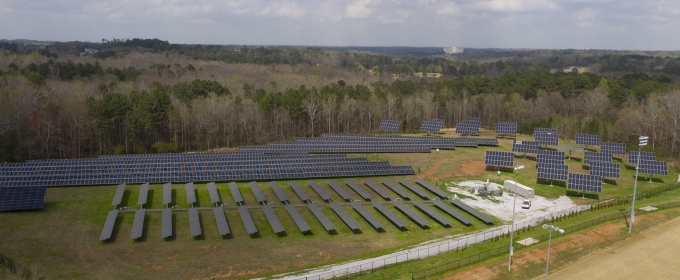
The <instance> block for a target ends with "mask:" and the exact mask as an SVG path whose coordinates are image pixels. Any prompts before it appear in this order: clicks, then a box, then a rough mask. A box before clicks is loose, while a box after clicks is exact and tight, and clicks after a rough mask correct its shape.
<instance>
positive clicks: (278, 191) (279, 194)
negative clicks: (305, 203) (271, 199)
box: [269, 181, 288, 202]
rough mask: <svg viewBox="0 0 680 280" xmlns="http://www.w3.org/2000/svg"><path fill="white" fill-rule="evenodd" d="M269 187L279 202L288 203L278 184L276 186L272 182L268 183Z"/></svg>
mask: <svg viewBox="0 0 680 280" xmlns="http://www.w3.org/2000/svg"><path fill="white" fill-rule="evenodd" d="M269 186H270V187H271V188H272V190H273V191H274V193H275V194H276V197H278V198H279V200H280V201H281V202H286V201H288V196H287V195H286V193H284V192H283V190H282V189H281V187H279V184H277V183H276V182H274V181H271V182H269Z"/></svg>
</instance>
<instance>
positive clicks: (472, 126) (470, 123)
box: [456, 119, 481, 135]
mask: <svg viewBox="0 0 680 280" xmlns="http://www.w3.org/2000/svg"><path fill="white" fill-rule="evenodd" d="M480 125H481V121H477V120H472V119H468V120H467V121H462V122H459V123H458V125H456V133H458V134H463V135H477V133H478V132H479V126H480Z"/></svg>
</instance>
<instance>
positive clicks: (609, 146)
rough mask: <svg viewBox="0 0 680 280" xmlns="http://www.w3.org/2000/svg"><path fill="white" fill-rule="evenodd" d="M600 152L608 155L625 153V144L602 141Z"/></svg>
mask: <svg viewBox="0 0 680 280" xmlns="http://www.w3.org/2000/svg"><path fill="white" fill-rule="evenodd" d="M600 152H603V153H605V154H610V155H625V154H626V144H624V143H613V142H602V144H600Z"/></svg>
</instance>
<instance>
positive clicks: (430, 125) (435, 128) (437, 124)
mask: <svg viewBox="0 0 680 280" xmlns="http://www.w3.org/2000/svg"><path fill="white" fill-rule="evenodd" d="M442 128H444V120H442V119H433V120H431V121H423V122H422V123H421V124H420V131H424V132H432V133H439V130H441V129H442Z"/></svg>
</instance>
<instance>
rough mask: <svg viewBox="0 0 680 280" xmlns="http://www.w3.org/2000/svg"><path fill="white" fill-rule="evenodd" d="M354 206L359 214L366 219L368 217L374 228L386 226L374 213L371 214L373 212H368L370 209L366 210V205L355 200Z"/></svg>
mask: <svg viewBox="0 0 680 280" xmlns="http://www.w3.org/2000/svg"><path fill="white" fill-rule="evenodd" d="M352 208H354V210H355V211H357V213H359V215H361V216H362V217H364V219H366V221H367V222H368V223H369V224H371V226H372V227H373V228H375V229H379V228H383V227H384V226H385V225H384V224H383V223H382V222H381V221H380V220H378V218H376V217H375V216H373V214H371V212H368V210H366V208H364V206H363V205H361V203H359V202H353V203H352Z"/></svg>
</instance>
